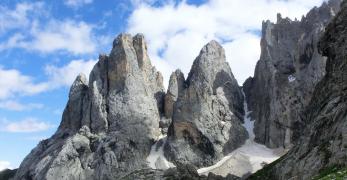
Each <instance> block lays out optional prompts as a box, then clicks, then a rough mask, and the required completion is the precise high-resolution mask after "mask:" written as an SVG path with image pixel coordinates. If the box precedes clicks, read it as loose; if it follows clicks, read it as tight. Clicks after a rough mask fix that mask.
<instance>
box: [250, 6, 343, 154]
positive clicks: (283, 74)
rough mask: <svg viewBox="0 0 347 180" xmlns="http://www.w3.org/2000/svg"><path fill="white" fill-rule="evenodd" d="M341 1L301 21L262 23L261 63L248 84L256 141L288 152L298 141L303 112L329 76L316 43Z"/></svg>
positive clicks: (259, 62) (302, 124)
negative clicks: (321, 81)
mask: <svg viewBox="0 0 347 180" xmlns="http://www.w3.org/2000/svg"><path fill="white" fill-rule="evenodd" d="M339 2H341V0H330V1H329V2H324V3H323V4H322V5H321V6H320V7H315V8H313V9H312V10H311V11H309V12H308V13H307V15H306V16H304V17H303V18H302V20H301V21H292V20H290V19H288V18H282V17H281V15H278V18H277V23H271V22H270V21H266V22H263V30H262V39H261V56H260V60H259V61H258V63H257V65H256V69H255V73H254V78H252V80H248V81H246V84H244V87H245V88H249V89H244V91H245V93H246V96H247V101H248V105H249V108H250V110H251V111H252V118H253V119H255V130H254V131H255V135H256V137H255V140H256V141H257V142H259V143H263V144H265V145H267V146H268V147H271V148H276V147H285V148H290V147H291V146H292V145H293V144H294V143H295V142H296V141H297V140H298V138H299V136H300V133H301V132H302V129H303V128H304V126H305V123H304V122H303V120H302V113H303V112H302V110H303V109H304V107H306V106H307V105H308V103H309V101H310V99H311V97H312V94H313V89H314V87H315V86H316V85H317V83H318V82H319V81H320V80H321V79H322V78H323V77H324V74H325V64H326V58H324V57H323V56H322V55H320V54H319V52H318V49H317V44H318V41H319V38H320V36H321V35H322V33H324V29H325V28H324V27H325V26H326V25H327V24H328V23H329V22H330V21H331V19H332V18H333V17H334V15H335V14H336V13H337V12H338V11H339Z"/></svg>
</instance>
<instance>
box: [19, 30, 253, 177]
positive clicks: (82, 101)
mask: <svg viewBox="0 0 347 180" xmlns="http://www.w3.org/2000/svg"><path fill="white" fill-rule="evenodd" d="M217 65H218V66H217ZM200 80H206V82H204V83H203V84H200ZM225 83H226V84H225ZM163 89H164V88H163V85H162V76H161V74H160V73H159V72H157V71H156V69H155V68H154V67H153V66H152V65H151V62H150V59H149V57H148V55H147V47H146V43H145V40H144V37H143V36H142V35H140V34H139V35H136V36H134V37H132V36H131V35H129V34H120V35H119V36H118V37H117V38H116V39H115V40H114V42H113V48H112V51H111V53H110V55H100V57H99V61H98V62H97V64H96V65H95V66H94V68H93V70H92V71H91V73H90V77H89V82H87V78H86V77H85V76H84V75H83V74H80V75H79V76H78V77H77V78H76V80H75V81H74V83H73V85H72V86H71V89H70V93H69V101H68V103H67V105H66V108H65V110H64V113H63V116H62V122H61V124H60V126H59V128H58V130H57V132H56V133H55V134H54V135H53V136H52V137H51V138H49V139H47V140H44V141H41V142H40V144H39V145H38V146H37V147H36V148H35V149H33V150H32V152H31V153H30V154H29V155H28V156H27V157H26V158H25V159H24V161H23V162H22V164H21V166H20V167H19V169H18V171H17V173H16V176H15V179H117V178H120V177H122V176H126V175H127V174H128V173H130V172H132V171H136V170H141V169H148V168H149V165H148V162H147V159H146V158H147V156H148V155H149V153H150V151H151V147H152V145H153V144H154V143H155V142H156V141H157V140H158V139H159V138H160V137H161V136H163V133H164V134H165V133H166V132H167V130H165V129H167V128H168V126H169V125H170V128H169V129H170V130H169V133H168V139H169V140H170V141H168V142H167V143H166V144H165V147H167V148H166V149H169V147H173V146H175V148H178V151H177V150H176V151H172V149H171V151H170V152H171V153H166V155H167V157H168V159H169V160H170V161H172V162H173V163H174V164H176V165H178V164H180V163H189V164H190V163H191V164H195V165H197V166H203V165H212V164H213V163H214V162H216V161H217V160H219V159H220V158H222V156H223V153H228V151H231V150H233V149H235V148H237V147H238V146H240V145H241V144H242V143H243V142H244V140H245V139H246V137H247V132H246V130H245V129H244V128H243V127H242V126H241V121H242V119H240V118H239V117H240V116H242V115H243V113H244V112H243V106H242V102H243V96H242V94H241V90H240V87H239V86H238V83H237V82H236V80H235V78H234V76H233V75H232V73H231V70H230V67H229V65H228V64H227V63H226V60H225V54H224V50H223V48H222V47H221V46H220V45H219V44H218V43H217V42H215V41H211V42H210V43H208V44H207V45H206V46H205V47H204V48H203V49H202V51H201V53H200V55H199V57H198V58H197V60H196V61H195V63H194V65H193V69H192V71H191V73H190V75H189V76H188V79H187V80H185V79H184V75H183V74H182V73H180V71H179V70H177V71H176V73H174V75H173V77H172V80H171V81H170V87H169V88H168V92H167V94H166V95H165V93H164V92H163ZM195 93H197V96H196V97H194V94H195ZM176 101H177V103H176ZM176 104H178V105H176ZM180 104H183V105H180ZM184 104H187V105H188V106H189V108H190V107H193V108H201V110H199V111H198V109H196V110H197V111H196V114H197V117H194V116H193V117H190V115H191V113H195V112H194V111H192V110H191V109H188V106H185V105H184ZM181 106H184V107H183V108H182V107H181ZM164 108H165V110H164ZM185 110H188V111H186V112H187V113H185V114H184V113H182V115H183V116H179V115H181V113H180V112H177V111H185ZM204 110H210V111H211V112H210V114H206V113H205V114H203V113H204ZM199 113H200V115H199ZM234 114H236V115H234ZM170 115H171V116H172V117H173V118H172V119H173V121H172V122H171V121H170V120H168V121H167V122H165V120H167V119H164V118H161V117H162V116H167V117H168V118H169V119H171V117H170ZM205 115H208V117H209V118H212V119H213V120H214V121H215V122H213V123H212V124H211V123H210V122H209V119H207V118H206V117H205ZM187 116H188V117H190V118H191V119H188V120H189V121H187ZM201 118H205V119H203V121H204V122H203V123H201V121H200V120H201ZM184 121H186V122H187V123H188V124H190V128H188V129H184V130H180V129H179V128H178V127H182V126H178V125H177V124H179V123H181V122H184ZM183 124H184V123H183ZM221 128H224V130H223V131H220V129H221ZM218 131H219V132H218ZM212 132H216V133H217V134H216V136H215V135H213V133H212ZM179 133H181V135H178V134H179ZM187 138H188V139H189V140H188V139H187ZM192 138H193V139H194V141H190V139H192ZM176 140H179V141H183V142H186V143H187V144H183V145H182V144H175V143H176V142H177V141H176ZM187 140H188V141H187ZM186 145H188V146H186ZM205 147H209V150H210V151H205V149H204V148H205ZM183 149H185V151H186V152H191V154H195V153H196V156H193V157H196V158H191V156H183V158H182V156H180V155H181V153H182V152H184V151H180V150H183ZM197 150H198V151H197ZM224 151H225V152H224ZM175 153H178V155H177V154H175ZM209 156H210V157H211V158H210V159H209V158H206V160H205V162H204V158H203V157H209ZM198 160H201V161H198Z"/></svg>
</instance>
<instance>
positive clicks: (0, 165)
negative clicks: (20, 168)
mask: <svg viewBox="0 0 347 180" xmlns="http://www.w3.org/2000/svg"><path fill="white" fill-rule="evenodd" d="M4 169H12V167H11V163H10V162H8V161H0V171H2V170H4Z"/></svg>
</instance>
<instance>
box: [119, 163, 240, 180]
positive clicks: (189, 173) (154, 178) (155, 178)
mask: <svg viewBox="0 0 347 180" xmlns="http://www.w3.org/2000/svg"><path fill="white" fill-rule="evenodd" d="M133 179H136V180H165V179H167V180H239V179H241V178H239V177H237V176H233V175H231V174H229V175H228V176H226V177H221V176H218V175H214V174H212V173H210V174H209V175H208V176H199V174H198V173H197V170H196V168H195V167H194V166H192V165H188V164H181V165H180V166H178V167H177V168H171V169H168V170H166V171H163V170H154V169H142V170H138V171H134V172H131V173H129V174H127V175H126V176H124V177H122V178H121V180H133Z"/></svg>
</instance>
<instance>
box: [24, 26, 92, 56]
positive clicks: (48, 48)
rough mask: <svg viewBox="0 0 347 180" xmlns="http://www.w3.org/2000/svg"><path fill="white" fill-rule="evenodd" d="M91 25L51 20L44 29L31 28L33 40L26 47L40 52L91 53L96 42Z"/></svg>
mask: <svg viewBox="0 0 347 180" xmlns="http://www.w3.org/2000/svg"><path fill="white" fill-rule="evenodd" d="M92 29H93V28H92V25H89V24H87V23H85V22H75V21H71V20H65V21H51V22H50V23H48V24H47V25H46V28H45V29H35V30H33V36H34V40H33V41H32V42H29V43H28V46H27V48H31V49H34V50H38V51H40V52H46V53H47V52H54V51H59V50H66V51H68V52H71V53H74V54H84V53H93V52H95V50H96V42H95V40H94V39H93V36H94V35H93V34H92Z"/></svg>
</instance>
